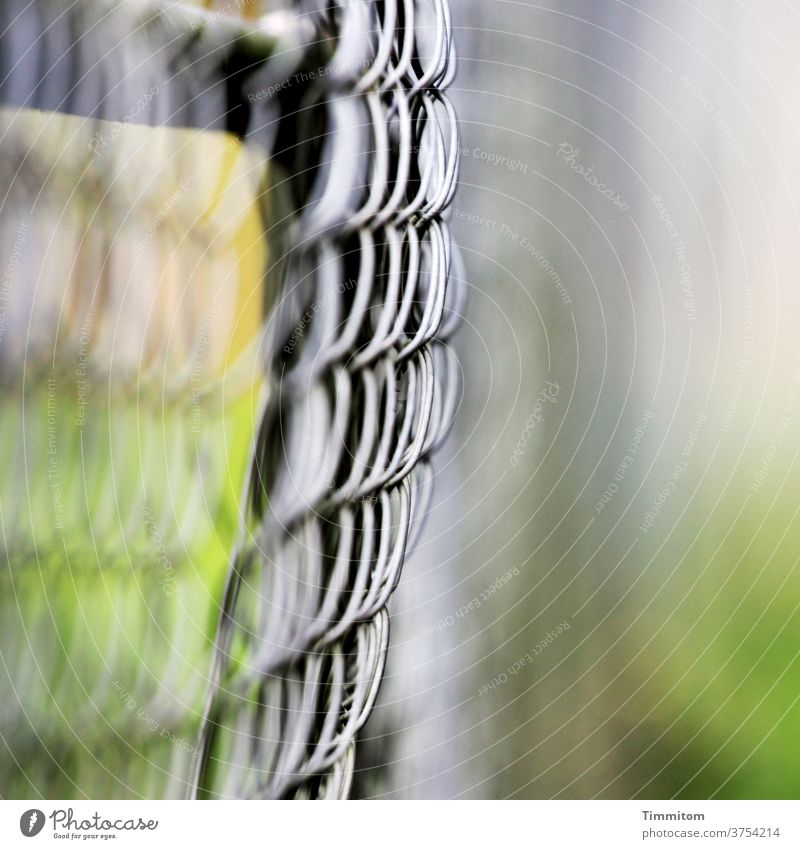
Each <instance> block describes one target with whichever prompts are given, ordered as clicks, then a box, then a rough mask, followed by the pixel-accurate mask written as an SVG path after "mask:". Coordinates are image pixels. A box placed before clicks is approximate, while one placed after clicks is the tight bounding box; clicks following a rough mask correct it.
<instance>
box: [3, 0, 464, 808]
mask: <svg viewBox="0 0 800 849" xmlns="http://www.w3.org/2000/svg"><path fill="white" fill-rule="evenodd" d="M199 5H200V4H195V6H194V7H192V6H190V5H188V4H184V3H174V2H147V3H145V2H142V3H125V4H116V3H115V2H112V0H97V2H84V0H80V1H79V2H72V0H42V2H41V3H30V2H28V0H9V2H8V3H6V4H4V6H3V7H2V8H0V33H1V35H0V40H1V41H2V46H3V48H4V49H3V50H2V51H0V103H2V104H4V105H5V106H12V107H26V108H35V109H43V110H52V111H62V112H65V113H71V114H74V115H78V116H84V117H86V118H89V119H91V120H94V119H105V120H109V121H115V122H122V123H128V122H134V123H142V124H149V125H152V126H181V127H195V128H198V129H202V130H227V131H229V132H231V133H234V134H236V135H239V136H242V137H244V138H245V139H246V140H248V141H250V142H253V143H254V144H256V145H259V146H260V147H261V148H262V149H263V150H265V151H267V152H268V154H269V156H270V157H271V162H273V163H274V166H275V169H276V173H280V174H281V175H284V177H285V179H284V182H285V183H286V184H287V185H288V186H290V190H291V193H292V201H291V202H290V204H289V206H291V207H293V208H294V209H296V210H297V212H296V214H294V215H291V214H290V215H287V216H286V223H285V235H284V239H283V241H284V243H285V245H284V247H285V253H286V259H285V263H284V266H285V268H284V272H285V273H284V276H283V280H282V283H281V284H280V287H279V291H278V292H277V293H275V292H270V293H268V297H269V298H271V299H273V301H274V303H273V307H272V309H271V311H270V313H269V316H268V318H267V320H266V321H267V326H266V336H265V339H266V341H265V347H264V354H263V362H264V368H265V370H266V372H267V379H266V385H267V387H268V391H269V396H268V398H267V400H266V402H265V408H264V411H263V419H262V421H261V423H260V429H259V433H258V438H257V442H256V444H255V446H254V450H253V462H252V475H251V480H250V485H249V495H248V515H247V518H246V524H245V526H244V527H243V528H242V533H241V539H240V544H239V545H238V547H237V550H236V551H235V552H234V554H233V556H232V560H231V563H232V565H231V569H230V574H229V576H228V581H227V586H226V589H225V594H224V598H222V599H221V600H220V608H221V616H220V621H219V626H218V631H217V634H216V643H215V652H214V665H213V670H212V675H211V687H210V691H209V695H208V704H207V709H206V713H205V718H204V721H203V726H202V731H201V740H200V746H199V748H200V757H199V758H198V761H197V770H196V773H195V774H194V775H193V776H192V778H191V788H192V789H191V795H194V796H200V797H216V798H219V797H227V798H231V797H236V798H241V797H257V798H285V797H296V798H333V797H335V798H339V797H343V796H345V795H347V792H348V789H349V786H350V782H351V778H352V773H353V769H354V743H355V740H356V737H357V735H358V732H359V730H360V729H361V728H362V727H363V725H364V723H365V722H366V720H367V718H368V716H369V714H370V711H371V709H372V707H373V704H374V702H375V698H376V695H377V691H378V687H379V684H380V680H381V676H382V673H383V668H384V664H385V661H386V654H387V645H388V635H389V627H388V625H389V623H388V617H387V613H386V605H387V602H388V600H389V597H390V595H391V593H392V591H393V589H394V588H395V587H396V585H397V582H398V580H399V578H400V571H401V568H402V564H403V558H404V554H405V551H406V548H407V546H408V545H409V541H410V535H411V534H412V532H413V530H414V517H415V516H418V515H422V514H424V513H425V512H426V504H427V503H428V499H429V497H430V492H431V485H432V474H431V471H430V465H429V463H428V460H427V458H428V456H429V454H430V452H431V451H432V449H433V448H434V447H435V446H436V444H437V443H438V442H439V441H440V440H441V438H442V437H443V435H444V433H445V431H446V429H447V427H448V425H449V423H450V421H451V420H452V417H453V412H454V409H455V406H456V404H457V398H458V390H459V386H458V380H457V375H458V370H457V368H456V363H455V360H454V357H453V354H452V352H451V351H450V349H449V348H448V346H447V340H448V338H449V337H450V335H451V334H452V332H453V331H454V330H455V328H456V326H457V323H458V317H459V315H460V314H461V313H462V311H463V305H462V299H463V294H464V292H463V288H462V287H461V286H460V285H458V282H457V280H454V279H451V275H450V271H451V267H452V266H453V264H454V262H455V257H454V254H453V251H452V249H451V244H450V238H449V233H448V227H447V224H446V222H445V220H444V218H443V214H444V212H445V210H446V208H447V206H448V204H449V203H450V201H451V199H452V197H453V193H454V191H455V186H456V175H457V170H458V154H459V144H458V134H457V123H456V120H455V115H454V114H453V110H452V107H451V106H450V104H449V102H448V100H447V99H446V97H445V96H444V94H443V93H442V91H443V89H444V88H446V86H447V85H448V83H449V82H450V80H451V77H452V74H453V71H454V65H453V61H452V57H453V45H452V35H451V28H450V18H449V11H448V7H447V3H446V2H445V0H382V2H376V0H330V2H328V0H303V2H297V3H294V4H292V5H291V6H289V7H287V8H286V9H283V10H282V11H281V10H278V11H276V10H275V8H274V4H272V3H270V4H268V5H269V6H270V7H272V9H271V11H270V10H268V9H267V8H266V7H265V6H264V4H260V3H259V4H252V3H246V4H244V3H241V4H240V3H238V2H237V3H228V2H225V0H217V2H216V3H215V8H211V9H208V8H206V9H205V10H203V9H200V8H198V6H199ZM204 5H208V4H204ZM254 5H255V6H257V8H255V9H254V8H253V7H254ZM284 5H285V4H284ZM245 6H246V7H247V9H245V8H244V7H245ZM245 11H247V12H248V14H247V15H246V14H244V13H245ZM266 11H270V16H269V17H268V18H262V19H261V20H260V21H259V20H257V19H254V17H253V14H249V13H251V12H252V13H255V12H258V13H261V12H266ZM129 33H130V34H131V37H130V38H129V37H128V35H129ZM287 82H288V84H287V85H285V83H287ZM147 91H158V93H159V96H158V97H154V98H152V99H149V98H148V99H146V100H145V101H144V102H143V103H142V106H141V108H138V107H137V109H136V111H135V113H133V112H131V108H130V104H131V103H136V102H137V98H139V99H140V95H141V93H142V92H147ZM265 92H267V94H266V96H264V93H265ZM220 448H221V450H222V446H221V447H220Z"/></svg>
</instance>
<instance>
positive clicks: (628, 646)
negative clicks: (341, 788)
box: [357, 0, 800, 798]
mask: <svg viewBox="0 0 800 849" xmlns="http://www.w3.org/2000/svg"><path fill="white" fill-rule="evenodd" d="M451 5H452V11H453V15H454V19H455V29H456V35H457V40H458V51H459V56H460V68H459V74H458V77H457V80H456V83H455V85H454V87H453V89H452V92H451V93H452V96H453V98H454V100H455V103H456V106H457V109H458V113H459V116H460V118H461V121H462V134H463V140H462V147H463V161H462V180H461V187H460V190H459V193H458V195H457V198H456V203H455V208H454V210H453V213H452V228H453V231H454V233H455V237H456V240H457V241H458V242H459V243H460V245H461V250H462V253H463V258H464V270H463V276H464V277H465V279H466V280H467V282H468V285H469V288H470V295H471V300H470V304H469V310H468V313H467V315H466V317H465V323H464V329H463V330H462V332H461V333H460V336H459V337H458V340H457V346H458V352H459V357H460V361H461V364H462V368H463V380H464V386H465V391H464V393H463V398H462V402H461V406H460V410H459V414H458V416H457V419H456V424H455V428H454V431H453V433H452V434H451V437H450V439H449V442H448V443H447V445H446V446H445V448H444V450H443V451H441V452H440V454H439V456H438V462H437V473H438V489H437V495H436V499H437V500H436V503H435V505H434V507H433V508H432V510H431V513H430V515H429V516H428V521H427V525H426V530H425V533H424V535H423V536H422V537H421V538H420V539H419V541H418V542H417V543H416V545H415V548H414V552H413V555H412V557H411V558H410V559H409V562H408V564H407V568H406V570H405V573H404V579H403V581H402V582H401V585H400V589H399V591H398V593H397V595H396V596H395V597H394V599H393V602H392V613H393V631H392V647H391V653H390V658H389V666H388V675H387V678H386V681H385V682H384V686H383V689H382V693H381V702H380V705H379V707H378V709H377V711H376V713H375V715H374V717H373V719H372V720H371V721H370V724H369V725H368V726H367V729H366V732H365V734H364V735H363V745H362V747H361V750H360V754H359V757H360V763H359V767H360V772H359V780H358V785H357V789H358V792H359V793H360V794H361V795H363V796H369V797H397V798H408V797H424V798H430V797H434V798H449V797H460V798H482V797H500V798H506V797H512V798H529V797H533V798H594V797H599V798H628V797H641V798H671V797H686V798H706V797H715V798H716V797H718V798H747V797H755V798H763V797H766V798H770V797H771V798H796V797H797V796H798V794H800V758H799V757H798V748H799V747H800V742H798V741H800V660H798V655H800V616H798V606H799V605H800V592H799V590H800V575H798V570H797V560H798V555H800V538H799V537H798V531H799V530H800V528H799V525H798V510H800V500H799V499H798V496H799V495H800V474H799V472H800V466H798V462H797V457H798V451H800V440H798V434H800V339H799V338H798V336H799V334H798V331H797V324H798V322H797V316H798V306H800V305H799V304H798V301H799V300H800V287H798V284H797V281H798V273H799V272H800V238H798V235H799V234H800V229H799V228H798V210H797V207H796V197H797V196H798V194H800V168H799V167H798V157H797V153H796V151H797V149H798V141H800V102H798V99H797V97H796V92H797V91H798V88H800V60H798V58H797V51H796V50H795V49H794V48H795V45H796V44H797V42H798V40H799V39H800V14H798V12H797V10H796V9H794V8H793V7H792V6H791V4H788V3H785V2H782V0H765V2H762V3H759V4H757V5H756V6H752V4H744V3H739V2H733V3H732V2H729V0H703V2H701V3H691V2H675V3H670V4H664V3H657V2H655V0H637V2H632V3H627V2H622V0H619V1H617V0H597V2H593V3H585V2H579V0H544V2H536V3H534V2H528V0H454V2H453V3H452V4H451Z"/></svg>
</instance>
